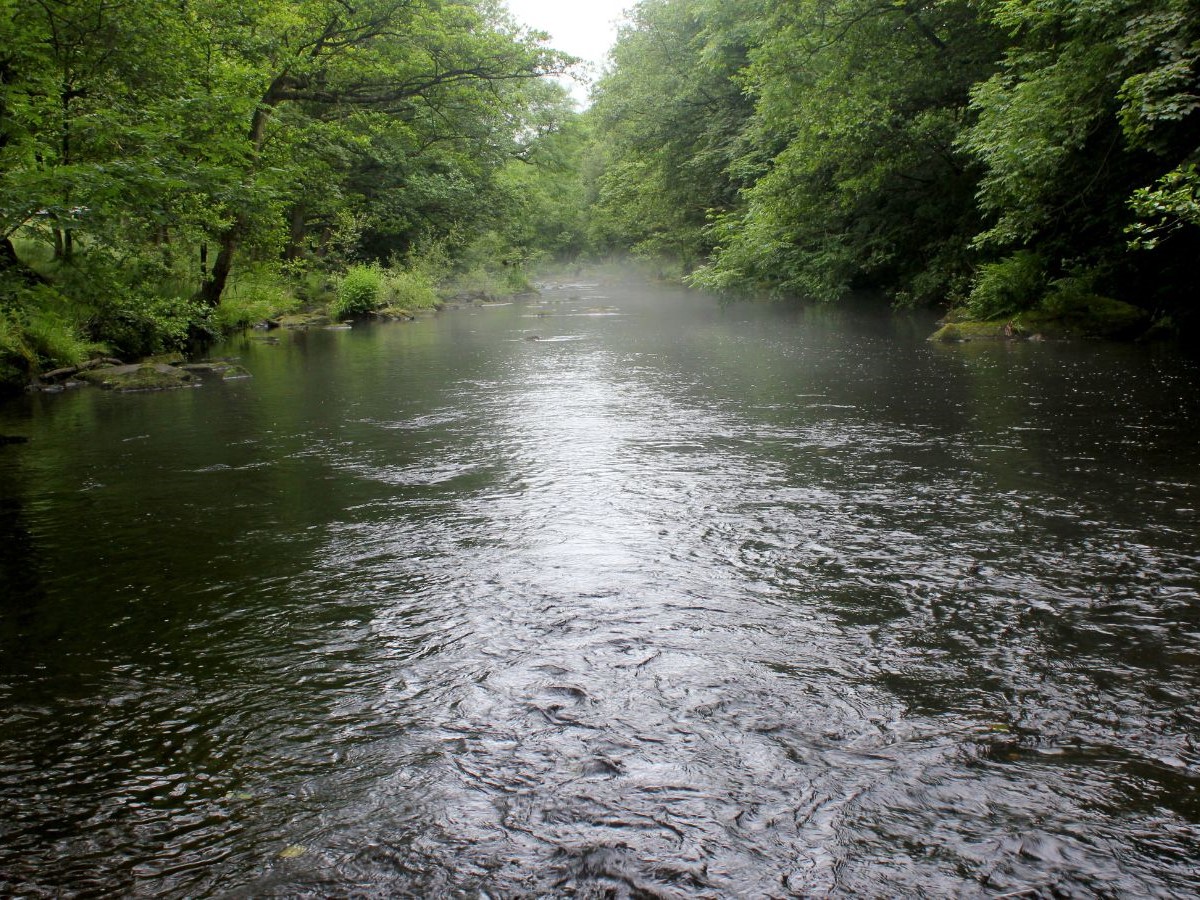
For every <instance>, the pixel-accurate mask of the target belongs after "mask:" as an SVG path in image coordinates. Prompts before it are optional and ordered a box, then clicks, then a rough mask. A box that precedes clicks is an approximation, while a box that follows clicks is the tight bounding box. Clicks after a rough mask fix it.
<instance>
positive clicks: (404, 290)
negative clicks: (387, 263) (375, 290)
mask: <svg viewBox="0 0 1200 900" xmlns="http://www.w3.org/2000/svg"><path fill="white" fill-rule="evenodd" d="M380 298H381V300H382V302H383V305H384V306H387V307H392V308H394V309H434V308H436V307H437V305H438V303H439V301H438V295H437V292H436V291H435V290H434V289H433V283H432V282H431V281H430V279H429V277H428V276H427V275H425V274H424V273H422V272H417V271H405V270H393V269H389V270H388V271H386V272H384V273H383V276H382V284H381V289H380Z"/></svg>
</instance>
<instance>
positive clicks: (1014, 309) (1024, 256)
mask: <svg viewBox="0 0 1200 900" xmlns="http://www.w3.org/2000/svg"><path fill="white" fill-rule="evenodd" d="M1045 290H1046V271H1045V264H1044V263H1043V262H1042V258H1041V257H1040V256H1038V255H1037V254H1036V253H1033V252H1031V251H1029V250H1019V251H1017V252H1016V253H1014V254H1013V255H1012V256H1010V257H1008V258H1007V259H1003V260H1000V262H994V263H988V264H986V265H984V266H982V267H981V268H980V269H979V274H978V275H977V276H976V277H975V284H974V286H973V287H972V288H971V295H970V296H969V297H968V298H967V309H968V310H969V311H970V313H971V315H972V316H974V317H975V318H977V319H984V320H987V319H1000V318H1003V317H1005V316H1011V315H1013V314H1014V313H1018V312H1021V311H1023V310H1026V309H1032V308H1033V307H1035V306H1036V305H1037V304H1038V303H1039V302H1040V301H1041V299H1042V297H1043V295H1044V293H1045Z"/></svg>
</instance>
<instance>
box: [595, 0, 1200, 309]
mask: <svg viewBox="0 0 1200 900" xmlns="http://www.w3.org/2000/svg"><path fill="white" fill-rule="evenodd" d="M1198 12H1200V10H1198V9H1197V7H1196V4H1195V3H1194V0H796V2H793V3H786V4H779V3H767V2H764V0H735V2H732V3H730V2H718V0H643V2H641V3H639V4H637V5H636V6H635V7H634V9H633V10H632V12H631V14H630V18H629V22H628V24H627V26H626V27H625V29H624V30H623V31H622V33H621V35H620V40H619V42H618V44H617V46H616V48H615V50H614V51H613V54H612V64H611V67H610V70H609V72H608V73H607V75H606V76H605V77H604V78H603V79H602V81H601V82H600V85H599V87H598V89H597V91H596V95H595V96H596V102H595V106H594V108H593V110H592V111H591V112H589V114H588V115H589V116H590V118H591V120H592V127H593V129H594V134H595V137H594V143H595V146H594V147H593V148H592V149H591V150H590V151H589V153H590V159H591V160H592V161H593V168H594V169H595V171H593V172H592V174H591V175H590V176H588V177H590V178H591V180H592V182H593V183H594V185H595V188H594V191H593V195H594V202H593V205H592V207H591V210H590V214H589V219H590V222H591V229H592V234H591V240H592V247H593V249H594V250H596V251H602V250H607V249H612V248H614V247H626V248H632V249H635V250H640V251H645V252H658V253H663V252H668V253H671V254H673V255H674V256H675V257H676V258H677V259H678V261H679V263H680V264H681V266H682V268H683V270H684V271H685V272H686V273H690V275H689V277H690V279H691V281H692V282H693V283H696V284H700V285H705V286H710V287H716V288H721V289H727V290H746V289H753V290H763V289H766V290H771V291H775V292H778V293H781V294H791V295H802V296H808V297H815V298H819V299H835V298H837V297H839V296H842V295H843V294H844V293H846V292H847V291H848V290H850V289H852V288H874V289H879V290H882V291H884V292H886V293H888V294H890V295H891V296H892V297H893V298H895V299H896V300H898V301H900V302H923V303H935V304H942V305H953V304H961V303H967V304H968V305H969V306H970V307H971V308H972V310H973V311H974V312H976V313H977V314H979V315H984V316H991V315H1001V314H1005V313H1010V312H1013V311H1016V310H1018V309H1022V308H1030V307H1034V306H1037V305H1039V304H1044V303H1046V302H1047V301H1048V300H1049V301H1050V302H1056V299H1057V301H1059V302H1065V301H1064V298H1065V297H1067V296H1068V295H1069V296H1070V297H1072V298H1075V300H1078V301H1080V302H1085V301H1086V299H1087V298H1088V297H1095V296H1100V295H1107V296H1116V297H1120V298H1121V299H1124V300H1126V301H1129V302H1132V303H1135V304H1138V305H1140V306H1142V307H1143V308H1145V309H1146V310H1148V311H1149V312H1152V313H1154V314H1156V315H1158V316H1160V317H1170V318H1173V319H1174V320H1175V321H1176V322H1177V323H1179V324H1184V325H1187V324H1189V323H1190V324H1191V325H1194V324H1195V322H1196V316H1195V309H1194V304H1192V303H1191V300H1190V296H1191V292H1192V291H1191V278H1190V273H1189V260H1190V259H1192V258H1194V256H1195V254H1196V253H1197V251H1200V213H1198V210H1200V202H1198V196H1197V188H1198V184H1200V175H1198V174H1197V163H1200V114H1198V113H1197V107H1198V105H1200V15H1198ZM597 160H598V161H599V162H598V168H597V164H596V162H595V161H597Z"/></svg>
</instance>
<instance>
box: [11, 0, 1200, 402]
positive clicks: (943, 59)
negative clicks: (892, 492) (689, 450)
mask: <svg viewBox="0 0 1200 900" xmlns="http://www.w3.org/2000/svg"><path fill="white" fill-rule="evenodd" d="M0 13H2V14H0V232H2V234H0V236H2V240H0V381H3V382H5V383H7V384H9V385H14V386H19V385H23V384H25V383H26V382H28V381H29V380H30V379H31V378H36V377H37V375H38V373H40V372H44V371H46V370H48V369H52V368H54V367H56V366H64V365H73V364H79V363H80V362H81V361H83V360H85V359H88V358H90V357H92V356H97V355H105V356H110V357H111V356H117V357H120V358H122V359H130V358H137V357H145V356H149V355H152V354H155V353H160V352H164V351H167V350H178V349H180V348H184V347H186V346H189V345H194V344H195V343H196V342H197V341H204V340H206V339H211V338H212V337H215V336H217V335H219V334H221V333H223V332H227V331H230V330H233V329H237V328H243V327H246V326H248V325H251V324H253V323H255V322H259V321H263V320H266V319H270V318H273V317H278V316H279V315H281V314H283V313H286V312H290V311H295V310H298V309H302V308H303V309H313V308H328V310H329V312H330V313H331V314H333V315H335V316H338V317H343V316H351V315H355V314H366V313H370V312H371V311H373V310H374V309H376V308H379V307H391V308H395V309H400V310H403V309H406V308H409V307H413V306H420V305H430V304H436V303H437V302H438V299H437V298H438V296H439V295H441V296H445V295H447V294H449V293H454V292H456V291H458V292H461V291H477V292H484V293H503V292H515V291H518V290H521V289H523V288H525V287H527V286H528V281H527V279H528V275H529V273H530V272H531V271H532V270H533V269H534V268H535V267H536V266H538V265H539V264H542V263H547V262H553V261H557V262H566V261H580V260H588V259H601V258H607V257H611V256H615V255H619V254H625V253H634V254H637V255H640V256H644V257H649V258H651V259H654V260H655V261H656V262H657V263H658V265H659V268H660V270H661V271H663V272H665V273H670V274H672V275H674V276H676V277H679V278H682V279H683V280H685V281H686V283H688V284H690V285H692V286H696V287H701V288H706V289H712V290H717V291H721V292H725V293H728V294H729V295H731V296H738V295H747V296H774V297H781V298H801V299H806V300H812V301H820V302H837V301H838V299H839V298H842V297H844V296H846V295H847V294H848V293H849V292H851V291H861V290H868V291H873V292H876V293H878V294H879V295H880V296H882V297H886V298H888V300H890V302H892V303H894V304H898V305H920V306H932V307H937V308H940V309H947V310H948V309H956V310H959V311H960V315H961V316H962V317H963V318H964V319H968V320H971V321H975V322H1003V323H1010V324H1008V326H1007V327H1011V323H1012V322H1017V323H1020V322H1021V321H1023V320H1022V318H1021V317H1026V319H1025V321H1029V322H1046V321H1049V320H1051V319H1053V320H1055V321H1059V322H1068V323H1075V324H1076V325H1078V326H1079V327H1081V328H1083V329H1084V330H1085V331H1086V330H1087V329H1088V328H1089V327H1091V326H1092V325H1094V326H1095V327H1094V331H1095V332H1096V333H1111V334H1113V335H1118V336H1122V337H1143V336H1146V335H1148V334H1158V335H1168V336H1176V337H1178V336H1186V335H1189V334H1191V333H1194V331H1195V329H1196V327H1197V325H1198V324H1200V320H1198V318H1197V315H1196V303H1195V301H1194V293H1195V284H1196V280H1195V277H1194V264H1195V263H1194V261H1195V259H1196V258H1197V256H1198V255H1200V172H1198V170H1197V164H1198V163H1200V115H1197V108H1198V107H1200V9H1198V8H1197V4H1196V3H1195V2H1194V0H795V2H789V3H773V2H767V0H642V2H640V3H638V4H636V5H635V6H633V7H632V8H631V9H630V10H629V11H628V13H627V20H626V22H625V23H624V25H623V26H622V28H621V31H620V36H619V39H618V42H617V44H616V46H615V48H614V49H613V51H612V54H611V59H610V63H609V66H608V68H607V69H606V71H605V72H604V73H603V75H602V76H601V77H600V79H599V80H598V81H597V82H596V83H595V85H594V86H593V89H592V102H591V104H590V106H589V107H588V108H587V109H586V110H582V111H581V110H579V109H577V108H575V106H574V105H573V104H572V102H571V100H570V98H569V95H568V93H567V91H566V90H565V89H564V88H563V86H562V84H561V83H560V81H558V80H556V79H555V77H554V76H558V77H560V78H561V77H563V76H568V77H569V76H571V74H572V73H573V72H574V62H575V61H574V60H572V59H571V58H569V57H568V56H566V55H565V54H562V53H560V52H557V51H555V50H554V49H552V48H551V47H550V46H549V41H548V39H547V37H546V35H544V34H540V33H537V32H534V31H530V30H529V29H527V28H525V27H523V26H521V25H520V24H519V23H517V22H516V21H514V20H513V18H512V17H511V15H510V14H509V13H508V12H507V10H506V9H505V8H504V7H503V6H502V5H501V4H499V3H497V2H494V0H357V2H354V3H351V2H346V0H178V2H172V3H162V2H159V0H0Z"/></svg>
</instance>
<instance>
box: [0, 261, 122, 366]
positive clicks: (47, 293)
mask: <svg viewBox="0 0 1200 900" xmlns="http://www.w3.org/2000/svg"><path fill="white" fill-rule="evenodd" d="M15 299H16V301H17V302H16V303H14V304H12V305H11V306H10V307H9V308H6V309H2V310H0V383H4V384H7V385H9V386H14V385H19V384H21V383H23V382H25V381H26V380H28V379H29V377H30V376H32V375H35V374H36V373H38V372H41V371H45V370H47V369H54V368H58V367H59V366H70V365H78V364H79V363H81V362H83V361H84V360H85V359H87V358H89V357H90V356H94V355H96V354H98V353H102V352H104V351H105V350H106V349H107V348H106V347H105V346H104V345H102V344H96V343H93V342H91V341H88V340H87V339H86V337H85V336H84V334H83V328H82V326H81V323H80V322H79V321H77V320H76V319H75V318H74V317H73V316H72V315H71V314H70V312H69V310H70V306H69V304H68V303H67V301H66V300H65V299H64V298H63V297H62V296H61V295H59V294H58V293H57V292H56V291H55V290H53V289H52V288H50V287H46V286H44V285H43V286H39V287H35V288H32V289H28V290H25V291H22V292H21V293H20V295H19V296H17V297H16V298H15Z"/></svg>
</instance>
